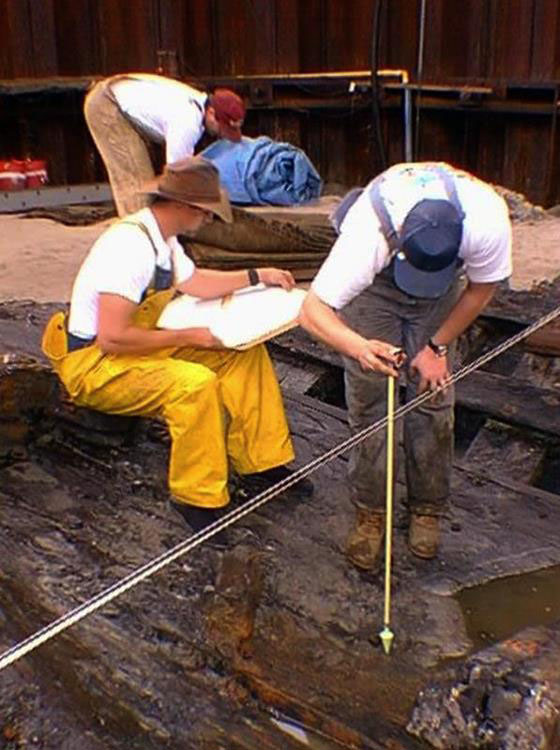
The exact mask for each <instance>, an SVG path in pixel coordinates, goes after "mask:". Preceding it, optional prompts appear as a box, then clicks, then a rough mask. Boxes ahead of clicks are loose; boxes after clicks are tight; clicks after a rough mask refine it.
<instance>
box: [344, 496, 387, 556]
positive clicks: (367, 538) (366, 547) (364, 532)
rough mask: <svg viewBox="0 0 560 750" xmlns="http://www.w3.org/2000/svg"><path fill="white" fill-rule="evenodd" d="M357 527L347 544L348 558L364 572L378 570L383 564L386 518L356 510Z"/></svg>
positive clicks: (380, 514)
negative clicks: (382, 546)
mask: <svg viewBox="0 0 560 750" xmlns="http://www.w3.org/2000/svg"><path fill="white" fill-rule="evenodd" d="M356 514H357V515H356V526H355V528H354V529H353V530H352V531H351V532H350V534H349V536H348V540H347V542H346V556H347V557H348V559H349V560H350V562H351V563H352V564H353V565H355V566H356V567H357V568H361V569H362V570H376V569H377V568H378V567H379V564H380V562H381V554H380V553H381V544H382V542H383V537H384V536H385V516H384V515H383V514H382V513H373V512H372V511H371V510H365V509H364V508H357V509H356Z"/></svg>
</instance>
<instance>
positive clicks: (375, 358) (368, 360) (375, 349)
mask: <svg viewBox="0 0 560 750" xmlns="http://www.w3.org/2000/svg"><path fill="white" fill-rule="evenodd" d="M356 359H357V360H358V362H359V363H360V365H361V367H362V370H373V371H374V372H380V373H382V374H383V375H391V376H392V377H394V378H396V377H398V372H397V370H398V368H399V367H400V366H401V365H402V364H403V362H404V359H405V355H404V353H403V351H402V349H399V348H398V347H395V346H393V345H392V344H387V343H386V342H385V341H378V340H377V339H368V340H367V341H366V342H365V345H364V346H363V347H362V348H361V349H360V350H359V351H358V353H357V357H356Z"/></svg>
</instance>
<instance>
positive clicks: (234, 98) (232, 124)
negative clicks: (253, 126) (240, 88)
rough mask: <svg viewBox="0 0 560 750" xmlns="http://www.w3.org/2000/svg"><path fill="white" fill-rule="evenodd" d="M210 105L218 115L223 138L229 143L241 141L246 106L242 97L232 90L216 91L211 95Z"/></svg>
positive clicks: (217, 118)
mask: <svg viewBox="0 0 560 750" xmlns="http://www.w3.org/2000/svg"><path fill="white" fill-rule="evenodd" d="M208 104H209V105H210V106H211V107H212V108H213V109H214V112H215V113H216V120H217V121H218V122H219V123H220V125H221V130H222V133H223V136H224V137H225V138H227V139H228V140H229V141H236V142H237V141H240V140H241V126H242V125H243V120H244V119H245V105H244V104H243V100H242V99H241V97H240V96H238V95H237V94H236V93H235V92H234V91H231V90H230V89H216V90H215V91H214V93H213V94H210V97H209V102H208Z"/></svg>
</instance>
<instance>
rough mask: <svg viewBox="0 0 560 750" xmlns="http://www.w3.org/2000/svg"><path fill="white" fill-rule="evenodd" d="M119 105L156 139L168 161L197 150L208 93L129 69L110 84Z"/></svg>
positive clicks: (178, 82)
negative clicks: (162, 147) (129, 71)
mask: <svg viewBox="0 0 560 750" xmlns="http://www.w3.org/2000/svg"><path fill="white" fill-rule="evenodd" d="M111 91H112V92H113V95H114V97H115V99H116V100H117V103H118V105H119V107H120V109H121V110H122V111H123V112H124V113H125V114H126V115H127V117H129V118H130V119H131V120H133V122H134V123H135V124H136V125H137V126H138V127H139V129H140V130H141V131H142V132H144V133H146V135H147V136H148V137H149V138H151V139H152V140H154V141H156V142H157V143H165V160H166V162H167V163H168V164H171V163H172V162H175V161H179V160H180V159H184V158H185V157H187V156H192V155H193V154H194V147H195V146H196V144H197V143H198V141H199V140H200V138H201V137H202V134H203V133H204V107H205V105H206V100H207V98H208V95H207V94H205V93H204V92H202V91H198V90H197V89H193V88H192V87H191V86H187V84H186V83H181V82H180V81H175V80H173V79H172V78H164V77H163V76H155V75H150V74H148V73H130V74H126V77H123V78H119V79H118V80H116V81H115V82H114V83H112V84H111Z"/></svg>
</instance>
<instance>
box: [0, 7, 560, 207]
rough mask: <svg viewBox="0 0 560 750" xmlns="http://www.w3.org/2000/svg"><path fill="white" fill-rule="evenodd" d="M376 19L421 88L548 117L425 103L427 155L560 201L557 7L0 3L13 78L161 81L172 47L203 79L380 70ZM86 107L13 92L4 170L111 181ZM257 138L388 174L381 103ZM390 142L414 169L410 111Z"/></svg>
mask: <svg viewBox="0 0 560 750" xmlns="http://www.w3.org/2000/svg"><path fill="white" fill-rule="evenodd" d="M379 4H380V5H379ZM422 8H425V26H424V28H425V36H424V47H423V56H422V61H421V65H420V67H419V39H420V28H421V23H420V20H421V10H422ZM375 17H378V18H379V24H380V34H379V55H378V64H379V67H382V68H385V67H389V68H399V69H406V70H407V71H408V72H409V75H410V79H411V81H413V82H419V83H422V84H429V83H440V84H453V83H455V84H458V83H462V84H465V83H469V84H486V85H490V86H493V87H495V88H497V89H500V87H502V88H503V90H504V92H507V91H508V90H510V87H511V86H512V85H513V84H517V85H518V86H519V89H520V91H521V92H522V94H523V97H525V98H526V99H527V101H528V102H531V101H533V100H535V101H538V102H540V103H543V104H544V105H546V106H545V109H546V112H544V113H542V114H534V113H528V112H527V111H520V112H518V113H511V112H506V111H504V112H499V111H488V110H487V109H485V108H468V107H465V108H463V109H461V110H454V111H449V110H443V109H441V108H439V107H438V106H437V105H436V106H428V105H429V97H428V96H427V94H426V93H422V94H421V95H420V104H423V105H424V106H422V108H421V110H420V116H419V120H418V122H419V130H418V132H417V133H415V139H414V140H415V144H416V145H417V146H418V151H417V152H416V153H415V157H417V158H421V159H424V158H437V159H447V160H449V161H452V162H454V163H457V164H459V165H460V166H463V167H465V168H467V169H471V170H472V171H474V172H476V173H477V174H480V175H481V176H482V177H484V178H486V179H489V180H492V181H495V182H500V183H501V184H504V185H506V186H508V187H510V188H512V189H516V190H520V191H522V192H524V193H526V194H527V195H528V197H529V198H530V199H531V200H533V201H534V202H540V203H543V204H545V205H551V204H553V203H558V202H560V179H558V178H559V177H560V174H559V168H558V166H557V162H558V148H559V144H558V135H557V132H556V118H555V117H553V116H552V114H551V113H552V111H553V109H554V107H553V106H552V105H553V104H554V101H555V97H556V96H557V93H558V90H557V88H556V84H559V85H560V3H558V0H424V3H423V0H0V20H1V23H0V79H2V80H4V81H6V80H8V81H9V80H13V79H19V78H41V79H43V78H47V77H52V76H81V77H83V76H102V75H108V74H111V73H115V72H122V71H127V70H145V71H154V70H156V68H157V65H158V59H159V58H158V51H160V50H168V51H170V52H171V53H172V54H174V55H175V59H176V62H177V74H178V75H179V77H182V78H186V79H191V80H192V79H193V78H207V77H227V76H235V75H240V74H243V75H250V74H264V73H276V74H283V73H298V72H299V73H306V72H307V73H310V72H320V71H341V70H357V69H369V68H370V65H371V54H372V27H373V21H374V18H375ZM527 87H530V88H527ZM538 87H541V88H540V89H539V88H538ZM301 91H302V92H303V91H304V87H303V85H302V89H301ZM331 93H332V92H331V91H330V90H329V88H328V87H322V88H321V90H320V91H319V92H318V94H319V95H320V96H322V97H325V98H327V99H328V97H329V96H330V95H331ZM505 98H506V100H507V96H506V97H505ZM82 99H83V92H73V93H65V94H58V95H57V96H56V97H55V96H54V95H49V96H47V95H33V96H31V95H29V96H19V97H15V96H10V97H7V96H0V158H8V157H11V156H14V157H15V156H24V155H32V156H47V157H48V159H49V167H50V174H51V179H52V181H53V182H56V183H65V182H70V183H75V182H81V181H92V180H94V179H103V177H104V175H103V169H102V166H101V165H100V163H99V159H98V158H97V156H96V154H95V149H94V148H93V146H92V143H91V141H90V140H89V136H88V134H87V131H86V129H85V126H84V123H83V118H82V116H81V102H82ZM416 101H418V97H416ZM506 109H507V107H506ZM414 122H415V124H416V115H415V114H414ZM247 130H248V133H249V134H250V135H254V134H258V133H266V134H269V135H271V136H272V137H274V138H278V139H283V140H288V141H290V142H293V143H295V144H296V145H299V146H301V147H303V148H304V149H305V150H306V151H307V153H308V154H309V155H310V157H311V158H312V159H313V161H314V162H315V163H316V165H317V166H318V168H319V170H320V172H321V174H322V175H323V177H324V178H325V179H326V180H327V181H329V182H339V183H344V184H358V183H361V182H364V181H365V180H367V179H368V178H369V177H370V176H371V175H372V173H374V172H375V171H378V169H379V163H380V162H379V154H378V153H377V147H376V143H375V138H374V137H373V136H374V135H375V133H374V131H373V127H372V117H371V111H370V109H369V107H363V106H361V107H359V108H356V109H352V108H351V107H348V108H346V109H338V110H327V109H323V110H317V109H315V110H309V111H305V109H303V110H301V111H300V110H298V111H292V112H290V111H286V110H282V111H280V110H278V111H274V110H272V111H271V110H270V109H269V110H266V111H265V110H262V111H258V110H252V111H251V113H250V115H249V118H248V122H247ZM382 132H383V139H384V143H385V147H386V151H387V157H388V160H389V163H392V162H395V161H399V160H401V159H402V158H403V127H402V114H401V112H400V110H399V109H396V108H392V109H391V108H388V109H383V111H382Z"/></svg>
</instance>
